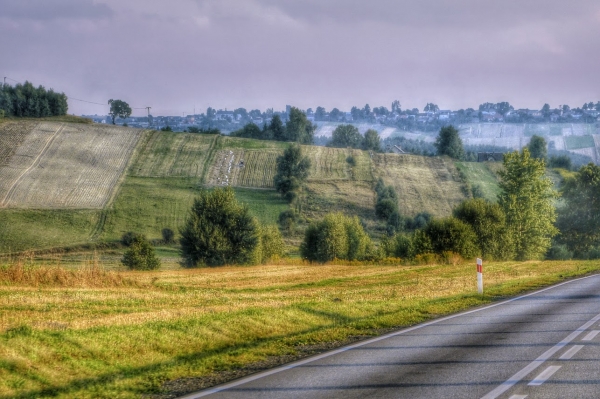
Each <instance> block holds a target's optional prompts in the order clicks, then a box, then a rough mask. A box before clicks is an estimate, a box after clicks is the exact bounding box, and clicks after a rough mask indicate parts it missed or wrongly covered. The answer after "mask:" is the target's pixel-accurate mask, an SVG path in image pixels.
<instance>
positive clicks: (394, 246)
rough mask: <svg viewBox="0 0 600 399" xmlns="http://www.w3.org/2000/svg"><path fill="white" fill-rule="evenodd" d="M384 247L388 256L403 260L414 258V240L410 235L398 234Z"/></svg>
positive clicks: (386, 241)
mask: <svg viewBox="0 0 600 399" xmlns="http://www.w3.org/2000/svg"><path fill="white" fill-rule="evenodd" d="M382 246H383V247H384V251H385V255H386V256H389V257H394V258H402V259H409V258H412V257H413V253H414V248H413V240H412V237H411V236H410V235H408V234H396V235H395V236H393V237H390V238H389V239H387V240H385V241H384V242H383V245H382Z"/></svg>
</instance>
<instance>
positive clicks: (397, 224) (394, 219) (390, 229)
mask: <svg viewBox="0 0 600 399" xmlns="http://www.w3.org/2000/svg"><path fill="white" fill-rule="evenodd" d="M405 224H406V221H405V220H404V218H403V217H402V215H400V213H399V212H397V211H396V212H392V214H391V215H390V217H389V218H388V221H387V226H386V230H387V233H388V235H390V236H393V235H394V234H396V233H397V232H399V231H403V230H404V226H405Z"/></svg>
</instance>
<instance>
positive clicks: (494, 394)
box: [481, 314, 600, 399]
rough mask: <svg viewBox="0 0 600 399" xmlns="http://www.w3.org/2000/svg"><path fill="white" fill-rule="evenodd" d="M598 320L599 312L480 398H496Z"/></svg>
mask: <svg viewBox="0 0 600 399" xmlns="http://www.w3.org/2000/svg"><path fill="white" fill-rule="evenodd" d="M598 320H600V314H599V315H597V316H596V317H594V318H592V319H591V320H590V321H588V322H587V323H585V324H584V325H582V326H581V327H579V328H578V329H577V330H575V331H573V332H572V333H571V334H569V335H568V336H567V337H566V338H565V339H563V340H562V341H560V342H559V343H558V344H556V345H554V346H553V347H552V348H550V349H548V350H547V351H546V352H544V353H542V354H541V355H540V356H539V357H538V358H537V359H535V360H534V361H533V362H531V363H529V364H528V365H527V366H525V367H524V368H522V369H521V370H520V371H518V372H517V373H516V374H514V375H513V376H512V377H510V378H509V379H508V380H506V381H504V382H503V383H502V384H500V385H499V386H497V387H496V389H494V390H493V391H491V392H490V393H488V394H487V395H485V396H482V397H481V399H496V398H497V397H498V396H500V395H502V394H503V393H504V392H506V391H508V390H509V389H510V388H512V387H513V386H514V385H515V384H516V383H518V382H519V381H521V380H522V379H523V378H525V377H527V374H529V373H531V372H532V371H533V370H535V369H537V368H538V367H540V366H541V365H542V364H544V362H545V361H546V360H548V359H550V358H551V357H552V356H554V354H555V353H556V352H558V351H559V350H561V349H562V348H564V347H565V346H567V345H568V344H569V343H570V342H571V341H573V340H574V339H575V338H577V336H578V335H579V334H581V333H582V332H584V331H585V330H587V329H588V328H590V326H592V325H594V324H595V323H596V322H597V321H598Z"/></svg>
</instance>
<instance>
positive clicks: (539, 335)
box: [184, 275, 600, 399]
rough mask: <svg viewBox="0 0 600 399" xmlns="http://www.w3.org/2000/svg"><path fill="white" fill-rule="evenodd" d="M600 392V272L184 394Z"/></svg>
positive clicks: (521, 398) (530, 397)
mask: <svg viewBox="0 0 600 399" xmlns="http://www.w3.org/2000/svg"><path fill="white" fill-rule="evenodd" d="M201 397H208V398H211V399H217V398H219V399H222V398H234V399H238V398H239V399H242V398H243V399H252V398H260V399H270V398H273V399H282V398H328V399H329V398H341V399H353V398H411V399H412V398H428V399H431V398H461V399H463V398H485V399H495V398H502V399H525V398H527V399H534V398H544V399H548V398H557V399H558V398H561V399H562V398H590V399H592V398H593V399H597V398H600V275H596V276H591V277H586V278H581V279H577V280H573V281H569V282H566V283H562V284H559V285H556V286H553V287H550V288H546V289H544V290H541V291H537V292H534V293H532V294H529V295H525V296H521V297H518V298H514V299H511V300H508V301H504V302H501V303H497V304H493V305H491V306H487V307H484V308H480V309H476V310H472V311H468V312H465V313H461V314H457V315H453V316H449V317H445V318H442V319H438V320H435V321H432V322H428V323H424V324H420V325H418V326H414V327H411V328H408V329H405V330H401V331H397V332H394V333H391V334H388V335H386V336H382V337H377V338H374V339H370V340H368V341H363V342H360V343H358V344H353V345H350V346H347V347H344V348H340V349H337V350H334V351H331V352H327V353H324V354H321V355H318V356H315V357H312V358H308V359H304V360H301V361H298V362H295V363H290V364H288V365H286V366H283V367H279V368H276V369H272V370H269V371H265V372H262V373H258V374H255V375H251V376H248V377H245V378H242V379H240V380H236V381H233V382H231V383H228V384H224V385H220V386H217V387H214V388H211V389H208V390H205V391H200V392H197V393H194V394H190V395H187V396H185V397H184V398H185V399H192V398H201Z"/></svg>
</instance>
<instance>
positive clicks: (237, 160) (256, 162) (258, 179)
mask: <svg viewBox="0 0 600 399" xmlns="http://www.w3.org/2000/svg"><path fill="white" fill-rule="evenodd" d="M281 154H282V151H279V150H244V149H238V148H234V149H231V150H219V151H217V152H216V153H215V155H214V157H213V163H212V165H210V167H209V170H208V177H207V181H206V184H208V185H210V186H232V187H255V188H273V177H274V176H275V172H276V168H277V167H276V162H277V157H278V156H280V155H281Z"/></svg>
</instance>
